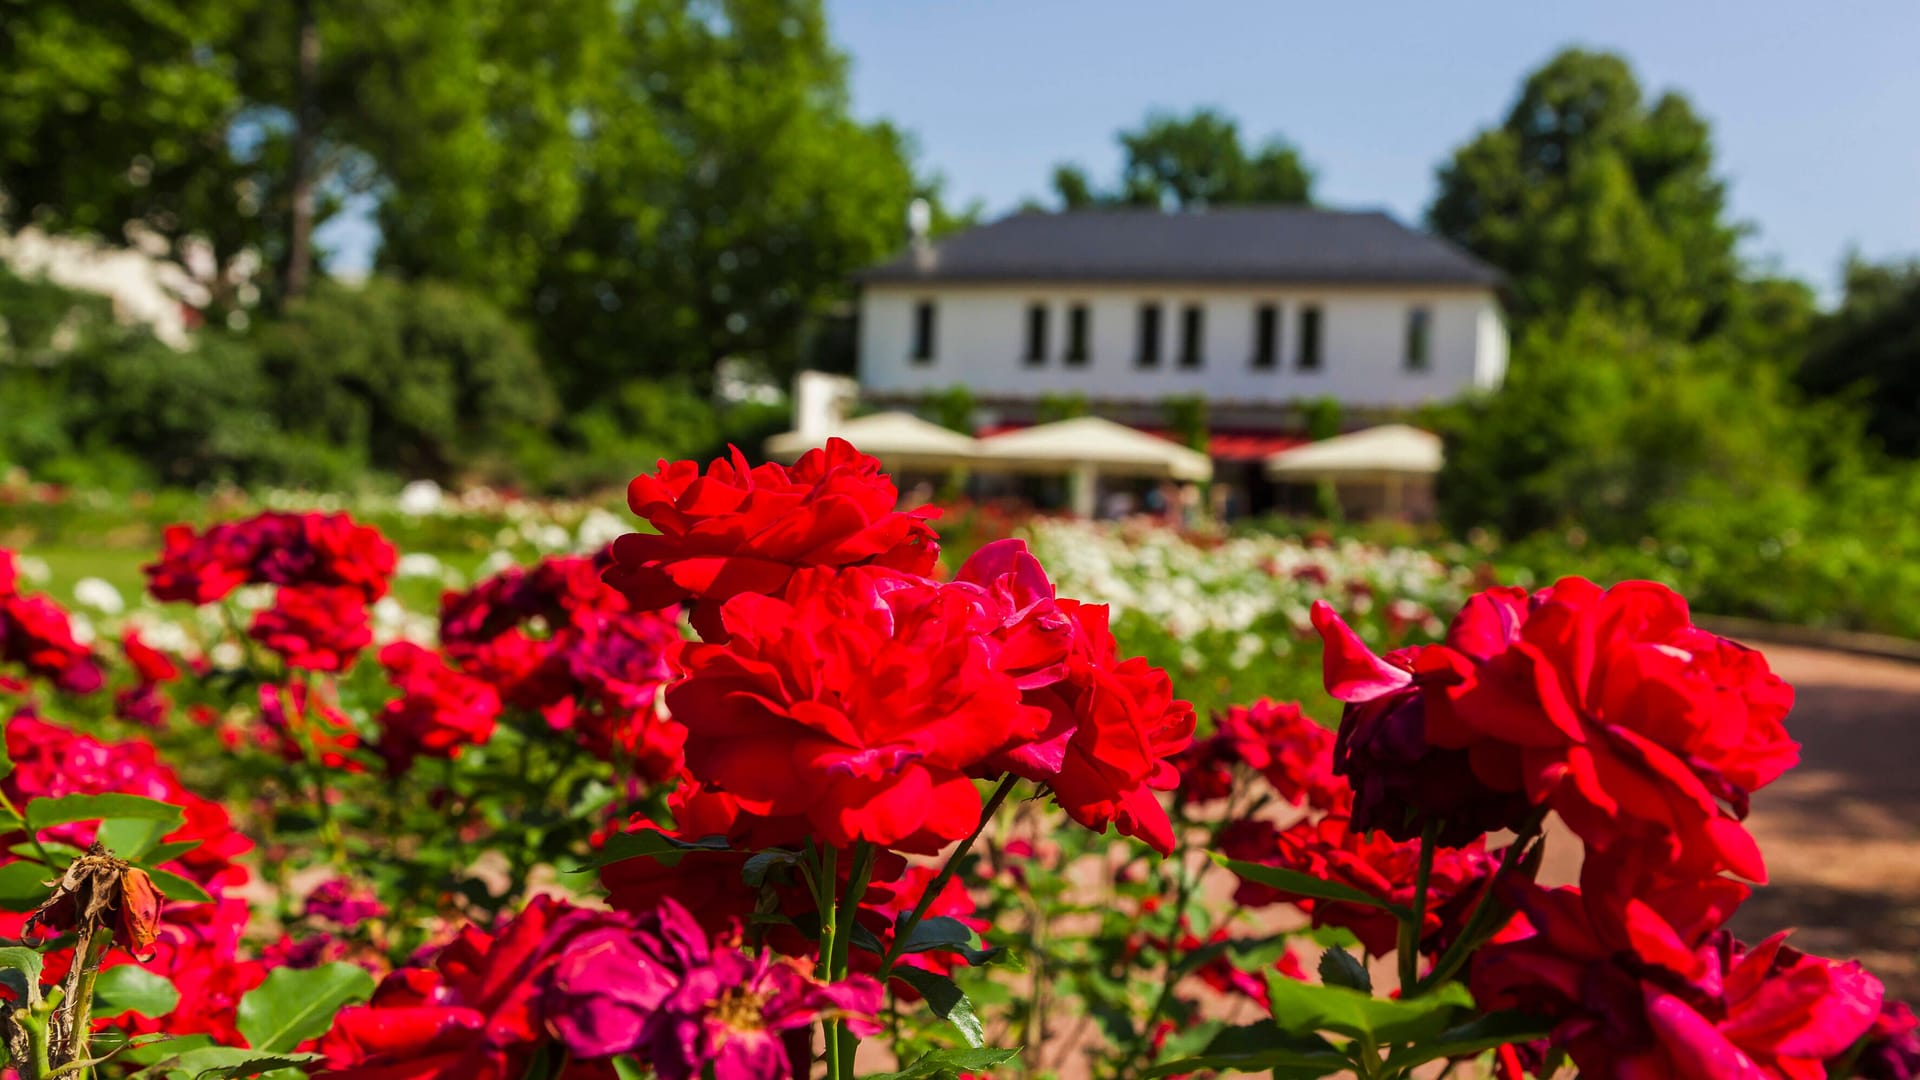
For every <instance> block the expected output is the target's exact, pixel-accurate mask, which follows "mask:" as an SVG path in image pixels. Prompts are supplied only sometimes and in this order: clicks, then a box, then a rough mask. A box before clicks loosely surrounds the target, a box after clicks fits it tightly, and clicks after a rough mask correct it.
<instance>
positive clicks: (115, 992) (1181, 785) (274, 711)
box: [0, 443, 1920, 1080]
mask: <svg viewBox="0 0 1920 1080" xmlns="http://www.w3.org/2000/svg"><path fill="white" fill-rule="evenodd" d="M896 501H897V493H896V492H895V490H894V487H893V484H892V482H891V480H890V479H889V478H887V477H886V476H885V475H883V474H882V473H880V472H879V469H878V466H877V464H876V463H875V462H873V461H872V460H871V459H868V458H865V457H863V456H862V455H860V454H859V453H858V452H857V451H855V450H854V449H853V448H851V447H849V446H847V445H845V444H843V443H835V444H834V445H832V446H830V447H829V448H828V449H826V450H824V451H817V452H815V453H812V454H809V455H808V456H807V457H805V458H803V459H802V460H801V461H800V462H799V463H797V464H796V465H794V466H792V467H791V468H783V467H781V466H777V465H763V466H759V467H750V466H748V465H747V464H746V463H745V462H744V461H741V460H739V459H738V458H737V457H736V458H734V459H732V460H721V461H716V462H713V463H712V464H710V465H707V466H705V467H702V466H700V465H699V464H697V463H692V462H678V463H672V464H663V465H662V467H661V468H660V469H659V470H658V471H657V472H655V473H652V474H649V475H646V476H642V477H640V478H638V479H636V480H635V481H634V483H633V485H632V487H631V489H630V491H629V502H630V505H631V508H632V510H633V512H634V514H635V515H636V516H637V517H638V518H639V519H640V521H642V522H644V523H645V526H646V531H644V532H632V533H628V534H626V535H623V536H620V537H619V538H618V539H615V540H614V541H613V543H612V544H611V545H609V546H607V547H605V548H603V549H597V550H593V551H590V552H588V553H585V554H555V555H547V556H545V557H543V558H540V559H539V560H538V561H536V562H532V563H529V564H525V565H513V566H496V567H493V568H491V569H490V570H489V571H488V572H487V573H485V574H484V575H483V576H481V577H480V578H479V579H478V580H475V581H473V582H472V584H471V585H465V584H463V585H462V586H460V587H456V588H450V589H448V591H447V592H446V593H445V595H444V596H443V597H442V598H441V600H440V603H439V606H438V612H437V617H429V616H421V615H413V616H409V615H407V614H406V613H405V612H404V611H395V607H396V604H395V601H394V597H393V595H392V591H393V584H394V581H395V579H396V577H397V576H398V575H399V574H400V573H401V571H402V569H403V568H404V567H405V565H406V560H405V559H404V558H403V557H402V556H401V554H400V553H399V552H398V551H397V550H396V549H395V548H394V546H393V545H392V544H391V543H390V542H389V541H388V540H387V538H386V537H385V536H383V535H382V533H381V532H380V531H379V530H377V529H375V528H372V527H370V526H368V525H367V524H366V523H364V522H362V521H358V520H356V519H354V518H352V517H349V516H348V515H346V514H341V513H313V512H298V511H294V510H268V511H264V512H259V513H254V514H252V515H251V516H243V517H238V518H235V519H232V520H226V521H219V522H209V523H204V524H203V525H202V526H201V527H198V528H194V527H184V526H183V527H180V528H177V529H171V530H168V531H167V532H166V534H165V536H164V539H163V543H162V545H161V550H160V551H159V553H158V556H157V557H156V558H155V559H153V560H152V561H151V562H149V563H148V564H147V565H146V566H145V568H144V576H145V580H146V583H147V591H148V593H149V595H150V597H151V598H152V600H153V603H152V604H150V605H141V606H137V607H135V608H134V609H133V610H131V611H128V612H123V613H120V614H119V615H115V616H109V615H108V614H107V613H105V612H104V611H102V612H100V613H99V615H100V617H99V619H98V620H96V622H95V624H94V625H92V626H91V633H89V632H88V628H86V627H82V628H80V630H79V631H78V632H76V625H75V622H74V620H73V619H72V618H71V617H70V614H69V613H68V612H67V611H65V610H63V609H62V608H61V607H60V606H59V605H58V604H56V603H55V602H54V601H52V600H51V599H49V598H48V597H46V596H45V595H43V594H40V593H38V592H37V591H36V590H35V589H34V587H33V586H32V584H31V582H28V581H26V580H24V579H23V577H22V575H21V574H20V573H19V572H18V565H19V560H16V559H15V558H14V557H13V556H12V555H11V554H0V695H5V699H4V700H5V701H6V702H7V711H8V712H9V713H10V714H11V716H12V718H11V720H10V721H9V723H8V725H7V728H6V749H7V751H8V755H9V761H8V762H7V763H6V765H5V767H4V775H3V778H0V795H4V797H5V799H4V803H0V815H5V816H7V826H6V827H7V828H8V830H9V831H10V833H11V834H12V835H11V837H10V841H9V844H8V845H7V847H6V854H5V855H4V859H5V861H4V862H0V912H10V913H11V914H6V915H3V916H0V933H4V934H5V935H6V936H7V937H9V938H10V939H11V941H12V942H13V943H12V944H8V945H5V946H4V947H0V977H3V979H4V983H5V986H6V989H5V990H4V991H0V993H4V994H5V995H6V996H8V997H9V998H10V1000H11V1001H12V1003H13V1004H12V1006H11V1008H9V1009H7V1010H6V1011H5V1012H3V1013H0V1035H3V1036H4V1038H3V1039H0V1041H3V1042H4V1043H5V1045H6V1046H7V1048H8V1053H9V1055H10V1058H11V1061H12V1067H13V1068H14V1069H15V1070H16V1071H17V1073H18V1074H19V1075H21V1076H23V1077H27V1078H29V1080H49V1078H51V1077H54V1076H71V1075H79V1074H83V1073H86V1072H93V1073H96V1074H98V1075H103V1076H113V1075H134V1074H139V1075H144V1076H167V1077H179V1076H185V1077H199V1076H214V1075H223V1076H224V1075H231V1076H244V1075H252V1074H256V1073H265V1072H270V1071H276V1070H280V1071H276V1072H275V1075H290V1073H287V1072H285V1070H292V1071H295V1072H304V1073H306V1074H309V1075H314V1076H326V1077H341V1078H351V1080H389V1078H402V1077H405V1078H425V1077H444V1078H446V1080H456V1078H470V1077H479V1078H495V1080H521V1078H529V1080H554V1078H570V1080H582V1078H591V1080H609V1078H629V1077H636V1076H643V1075H646V1074H647V1073H649V1072H651V1073H653V1074H656V1075H658V1076H660V1077H662V1078H663V1080H684V1078H690V1077H694V1076H708V1075H711V1076H714V1077H716V1078H725V1080H754V1078H760V1077H799V1076H814V1075H825V1076H829V1077H833V1078H836V1080H837V1078H841V1077H852V1076H869V1077H871V1076H877V1075H885V1076H886V1077H888V1078H889V1080H907V1078H909V1077H914V1078H919V1077H927V1078H931V1077H936V1076H941V1075H954V1074H962V1073H964V1074H968V1075H983V1074H987V1073H990V1072H994V1071H1007V1072H1014V1071H1018V1072H1021V1073H1023V1074H1026V1075H1035V1074H1039V1073H1042V1072H1058V1071H1062V1070H1068V1069H1071V1070H1074V1071H1077V1072H1090V1073H1091V1074H1093V1075H1097V1076H1100V1077H1113V1078H1119V1080H1144V1078H1146V1077H1150V1076H1162V1075H1182V1074H1193V1073H1206V1072H1227V1071H1251V1072H1273V1073H1274V1074H1275V1075H1276V1076H1286V1077H1296V1076H1297V1077H1305V1076H1320V1075H1333V1074H1338V1073H1352V1074H1357V1075H1360V1076H1364V1077H1376V1078H1377V1077H1400V1076H1410V1075H1413V1074H1414V1073H1415V1071H1416V1070H1420V1074H1421V1075H1428V1074H1429V1073H1430V1072H1432V1071H1433V1070H1434V1069H1437V1068H1440V1067H1441V1066H1439V1065H1437V1064H1432V1063H1438V1062H1441V1061H1446V1062H1449V1064H1448V1065H1447V1066H1445V1067H1448V1068H1451V1067H1454V1064H1457V1063H1474V1062H1478V1063H1479V1064H1480V1066H1481V1067H1482V1068H1484V1069H1490V1070H1493V1071H1494V1072H1496V1073H1498V1074H1499V1075H1501V1076H1505V1077H1518V1076H1523V1075H1532V1076H1548V1075H1552V1074H1554V1073H1555V1072H1556V1071H1557V1070H1559V1069H1561V1067H1562V1066H1563V1065H1564V1064H1567V1063H1571V1064H1572V1065H1573V1066H1576V1067H1577V1068H1578V1069H1580V1070H1581V1072H1582V1074H1583V1075H1586V1076H1593V1077H1611V1076H1620V1077H1676V1078H1677V1077H1702V1076H1706V1077H1749V1076H1754V1077H1758V1076H1780V1077H1793V1078H1802V1077H1816V1076H1829V1075H1832V1076H1848V1075H1859V1076H1867V1077H1883V1076H1907V1075H1911V1073H1912V1071H1913V1069H1914V1068H1915V1065H1916V1062H1920V1039H1917V1038H1916V1035H1915V1031H1914V1022H1913V1017H1912V1014H1911V1013H1910V1012H1908V1011H1907V1010H1906V1009H1905V1007H1904V1006H1901V1005H1898V1004H1897V1003H1893V1002H1888V1001H1886V1000H1884V994H1883V992H1882V989H1881V986H1880V984H1879V982H1878V981H1877V980H1875V979H1874V978H1873V976H1872V975H1870V974H1868V973H1867V972H1866V971H1864V970H1862V969H1861V968H1860V967H1859V966H1858V965H1857V964H1853V963H1850V962H1843V961H1837V960H1827V959H1822V958H1818V957H1814V956H1810V955H1806V954H1803V953H1800V952H1798V951H1796V950H1794V949H1793V948H1792V947H1790V946H1789V945H1787V944H1786V943H1785V941H1784V939H1783V938H1782V937H1775V938H1770V939H1767V940H1766V941H1763V942H1760V943H1758V944H1746V943H1741V942H1738V941H1735V940H1734V939H1733V938H1732V937H1731V935H1730V934H1728V933H1727V932H1726V930H1725V929H1724V925H1725V923H1726V920H1727V917H1728V916H1729V915H1730V914H1731V912H1732V911H1733V910H1734V909H1735V908H1736V907H1737V906H1738V905H1739V904H1740V903H1741V902H1742V901H1743V900H1744V899H1745V898H1746V896H1747V895H1748V894H1749V892H1750V891H1751V889H1752V888H1753V887H1754V886H1756V885H1759V884H1760V883H1763V882H1764V880H1765V874H1766V871H1765V862H1764V858H1763V856H1762V853H1761V852H1760V851H1759V850H1758V849H1757V847H1756V846H1755V845H1754V844H1753V842H1752V840H1751V838H1750V837H1749V836H1748V834H1747V833H1746V831H1745V829H1744V828H1743V827H1742V825H1741V823H1740V819H1741V818H1742V817H1744V815H1745V813H1746V809H1747V806H1748V804H1749V800H1750V799H1752V798H1755V797H1759V798H1764V797H1765V795H1764V792H1763V791H1762V789H1764V788H1765V787H1766V785H1767V784H1769V783H1770V782H1772V781H1773V780H1775V779H1777V778H1778V777H1779V776H1780V775H1781V773H1782V772H1784V771H1785V770H1786V769H1788V768H1790V767H1791V766H1792V764H1793V763H1794V761H1795V759H1796V756H1797V747H1796V744H1795V743H1794V742H1793V740H1792V739H1791V737H1790V736H1789V734H1788V731H1787V728H1786V726H1785V717H1786V714H1787V710H1788V708H1789V707H1790V705H1791V701H1792V691H1791V688H1790V687H1788V686H1786V685H1785V684H1784V683H1783V682H1781V680H1779V679H1778V678H1777V677H1775V676H1774V675H1773V674H1772V673H1771V672H1770V671H1769V669H1768V667H1767V664H1766V662H1765V659H1764V658H1763V657H1762V656H1761V655H1760V654H1758V653H1755V652H1752V651H1750V650H1747V649H1745V648H1743V647H1741V646H1739V645H1737V644H1735V643H1733V642H1729V641H1726V640H1724V639H1721V638H1718V637H1715V636H1713V635H1712V634H1709V633H1707V632H1705V631H1702V630H1699V629H1697V628H1696V627H1694V626H1693V625H1692V624H1691V621H1690V617H1689V614H1688V611H1687V608H1686V605H1685V602H1684V601H1683V600H1682V599H1681V598H1680V597H1679V596H1677V595H1676V594H1674V593H1672V592H1671V591H1669V590H1667V589H1665V588H1663V587H1660V586H1656V585H1651V584H1648V583H1644V582H1628V583H1624V584H1621V585H1616V586H1614V587H1613V588H1611V589H1603V588H1601V587H1598V586H1595V585H1592V584H1590V583H1588V582H1585V581H1582V580H1579V579H1567V580H1565V581H1562V582H1559V583H1557V584H1555V585H1553V586H1551V587H1550V588H1547V589H1543V590H1539V591H1537V592H1528V591H1526V590H1522V589H1515V588H1498V587H1493V588H1477V589H1476V585H1477V583H1476V582H1474V581H1473V580H1472V579H1471V577H1470V575H1468V574H1467V573H1465V572H1464V571H1462V570H1460V569H1457V568H1451V567H1448V566H1445V565H1443V564H1441V563H1439V562H1437V561H1435V560H1433V559H1431V558H1429V557H1427V556H1423V555H1420V554H1418V553H1416V552H1411V551H1404V550H1392V549H1378V548H1368V547H1364V546H1361V545H1357V544H1335V543H1331V542H1324V543H1315V542H1291V541H1282V540H1266V539H1246V540H1229V541H1223V542H1221V543H1219V544H1217V545H1215V546H1212V547H1211V548H1203V547H1197V546H1195V545H1192V544H1189V543H1186V542H1184V541H1181V540H1179V539H1178V538H1176V537H1173V536H1171V535H1170V534H1165V533H1160V532H1155V531H1152V530H1142V529H1106V528H1096V527H1091V526H1081V525H1067V524H1062V523H1057V522H1038V523H1033V524H1031V525H1030V526H1029V529H1030V532H1029V537H1030V541H1031V542H1030V543H1029V542H1028V541H1027V540H1022V539H1005V540H997V541H994V542H991V543H987V544H985V545H983V546H981V547H979V548H978V550H976V551H974V552H973V553H972V554H971V555H969V556H968V557H967V558H966V559H965V560H964V561H962V562H960V563H959V565H957V566H952V567H951V568H950V571H951V572H943V571H941V570H940V569H939V545H938V538H937V535H936V533H935V532H934V530H933V527H932V520H933V519H934V517H935V516H936V514H935V513H934V512H932V511H927V510H923V511H918V512H914V513H902V512H900V511H898V510H896V509H895V506H896ZM556 546H558V545H556ZM1249 642H1251V644H1249ZM1370 642H1371V644H1369V643H1370ZM1169 643H1171V644H1169ZM1169 650H1171V651H1172V653H1173V654H1172V655H1167V653H1168V652H1169ZM1136 652H1144V653H1146V654H1147V655H1146V656H1144V657H1143V656H1139V655H1135V653H1136ZM1158 664H1167V665H1169V666H1170V667H1171V669H1172V671H1171V674H1170V673H1169V671H1168V670H1165V669H1163V668H1162V667H1161V666H1156V665H1158ZM1303 670H1304V671H1308V672H1311V673H1312V677H1313V678H1314V679H1315V680H1316V682H1318V683H1319V684H1320V686H1321V687H1322V688H1323V689H1317V690H1315V691H1314V692H1313V694H1312V695H1310V696H1309V695H1306V694H1305V693H1303V688H1301V687H1299V686H1298V685H1297V683H1298V679H1299V674H1298V673H1299V672H1301V671H1303ZM1195 681H1199V682H1201V683H1203V685H1201V686H1199V687H1198V688H1196V689H1192V690H1189V689H1188V687H1189V685H1190V684H1191V683H1193V682H1195ZM1302 696H1308V697H1309V702H1308V704H1307V706H1306V707H1305V708H1303V707H1302V706H1301V705H1300V704H1298V703H1296V702H1293V701H1290V700H1287V699H1288V698H1293V697H1302ZM1194 699H1198V700H1199V701H1200V703H1201V704H1202V707H1203V708H1205V709H1206V710H1207V712H1208V714H1209V715H1207V716H1205V717H1202V716H1200V715H1199V714H1198V713H1197V712H1196V709H1195V707H1194V704H1193V703H1192V702H1193V700H1194ZM1329 701H1337V702H1338V703H1339V705H1338V708H1339V710H1340V722H1339V726H1338V731H1337V732H1335V731H1332V730H1329V728H1327V727H1324V726H1322V725H1321V724H1319V723H1316V722H1315V719H1314V718H1313V715H1312V714H1313V713H1314V712H1316V711H1320V712H1322V715H1323V718H1324V719H1326V720H1329V721H1330V720H1332V719H1333V713H1332V712H1331V708H1332V707H1331V706H1327V705H1325V704H1324V703H1326V702H1329ZM1549 813H1551V814H1554V815H1557V817H1558V818H1559V819H1560V820H1561V821H1562V822H1564V823H1565V825H1566V826H1567V828H1568V832H1569V837H1570V839H1569V841H1568V842H1571V843H1575V844H1578V845H1580V847H1581V848H1582V849H1583V854H1584V860H1583V870H1582V873H1581V880H1580V882H1579V884H1578V886H1577V887H1575V886H1568V887H1560V888H1548V887H1544V886H1542V885H1539V884H1536V883H1535V880H1534V878H1535V871H1536V870H1537V868H1538V866H1539V863H1540V858H1541V853H1542V849H1543V846H1544V844H1545V840H1544V839H1543V831H1542V823H1543V821H1544V819H1545V817H1546V815H1548V814H1549ZM1249 1014H1252V1015H1251V1016H1250V1015H1249ZM1255 1016H1264V1017H1265V1018H1264V1019H1253V1018H1252V1017H1255ZM1903 1070H1904V1071H1903Z"/></svg>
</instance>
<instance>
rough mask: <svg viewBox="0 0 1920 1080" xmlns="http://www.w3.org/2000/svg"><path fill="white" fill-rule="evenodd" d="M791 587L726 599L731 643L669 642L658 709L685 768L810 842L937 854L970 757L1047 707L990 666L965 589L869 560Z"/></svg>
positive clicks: (953, 829)
mask: <svg viewBox="0 0 1920 1080" xmlns="http://www.w3.org/2000/svg"><path fill="white" fill-rule="evenodd" d="M787 593H788V598H787V599H784V600H783V599H775V598H773V597H767V596H759V595H755V594H750V593H748V594H741V595H739V596H736V597H734V598H733V599H732V600H730V601H728V602H727V604H726V606H725V608H724V609H723V613H722V618H723V620H724V622H725V626H726V631H727V634H728V639H727V641H726V643H725V644H720V645H715V644H700V643H688V644H687V645H686V646H685V647H684V648H683V649H682V651H681V652H680V653H679V659H678V663H679V665H680V667H681V668H682V670H684V672H685V677H684V678H683V679H681V680H680V681H679V682H676V683H675V684H673V685H672V686H671V687H670V688H668V690H667V708H668V710H669V711H670V712H671V713H672V714H673V717H674V718H675V719H676V720H678V721H679V722H680V723H682V724H684V725H685V726H686V729H687V741H686V758H687V771H688V772H689V773H690V774H691V775H692V776H693V777H694V778H696V779H698V780H699V781H701V782H702V783H703V784H708V785H711V786H712V787H714V788H716V789H718V790H720V791H723V792H725V793H726V795H727V796H729V797H730V798H732V799H734V800H737V801H738V804H739V806H740V808H741V809H742V810H743V811H744V812H745V813H747V814H750V815H753V816H755V817H758V818H763V819H764V818H793V819H798V818H805V819H806V821H807V823H808V826H809V830H808V831H809V832H810V833H811V835H812V836H814V837H815V838H817V839H818V840H819V841H820V842H821V843H826V844H833V845H835V846H840V847H845V846H848V845H851V844H853V843H855V842H856V841H866V842H870V843H873V844H875V845H878V846H880V847H886V848H894V849H897V850H902V851H917V852H923V853H932V852H935V851H938V850H939V849H940V848H941V847H943V846H945V845H946V844H947V843H949V842H952V841H955V840H959V839H961V838H962V837H964V836H966V835H967V834H968V833H969V832H971V831H972V830H973V827H974V825H975V823H976V822H977V820H978V818H979V815H980V809H981V802H980V795H979V792H978V791H977V790H975V788H974V786H973V782H972V781H971V780H970V779H968V770H970V769H972V768H974V767H976V766H978V765H980V764H981V763H982V762H983V761H984V760H985V759H986V758H987V757H988V755H990V754H992V753H993V752H994V751H995V750H997V749H999V748H1000V747H1002V746H1004V745H1006V744H1008V743H1010V742H1013V741H1015V740H1017V739H1020V738H1024V737H1028V736H1031V735H1032V734H1034V733H1036V732H1037V731H1038V730H1039V728H1040V726H1041V724H1042V723H1044V722H1045V720H1046V716H1045V714H1044V713H1042V712H1040V711H1039V710H1038V709H1034V708H1031V707H1029V706H1026V705H1023V704H1022V703H1021V700H1020V690H1019V688H1018V687H1017V686H1016V685H1015V684H1014V682H1013V680H1012V679H1011V678H1010V677H1008V676H1007V675H1004V674H1002V673H999V672H996V671H994V670H993V668H992V667H991V666H990V663H989V659H990V658H989V653H988V651H987V649H986V648H985V647H984V645H983V644H982V642H981V641H980V640H979V638H978V637H977V636H976V635H975V634H973V633H972V632H970V630H969V619H970V614H971V609H970V607H969V605H968V603H967V601H966V599H965V598H964V597H962V596H961V595H959V594H956V593H953V592H950V591H944V590H940V589H938V588H937V587H933V586H931V585H928V584H926V583H924V582H922V581H919V580H918V579H912V578H905V577H901V576H899V575H894V574H889V573H888V572H886V571H883V570H877V569H863V570H851V571H847V570H843V571H838V572H835V571H823V570H809V571H803V572H801V573H799V574H796V575H794V576H793V578H792V579H791V581H790V582H789V585H788V590H787ZM806 835H807V833H799V834H796V835H794V836H792V837H789V838H787V839H789V840H790V841H792V842H795V843H797V842H799V841H801V840H802V839H804V838H805V837H806Z"/></svg>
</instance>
